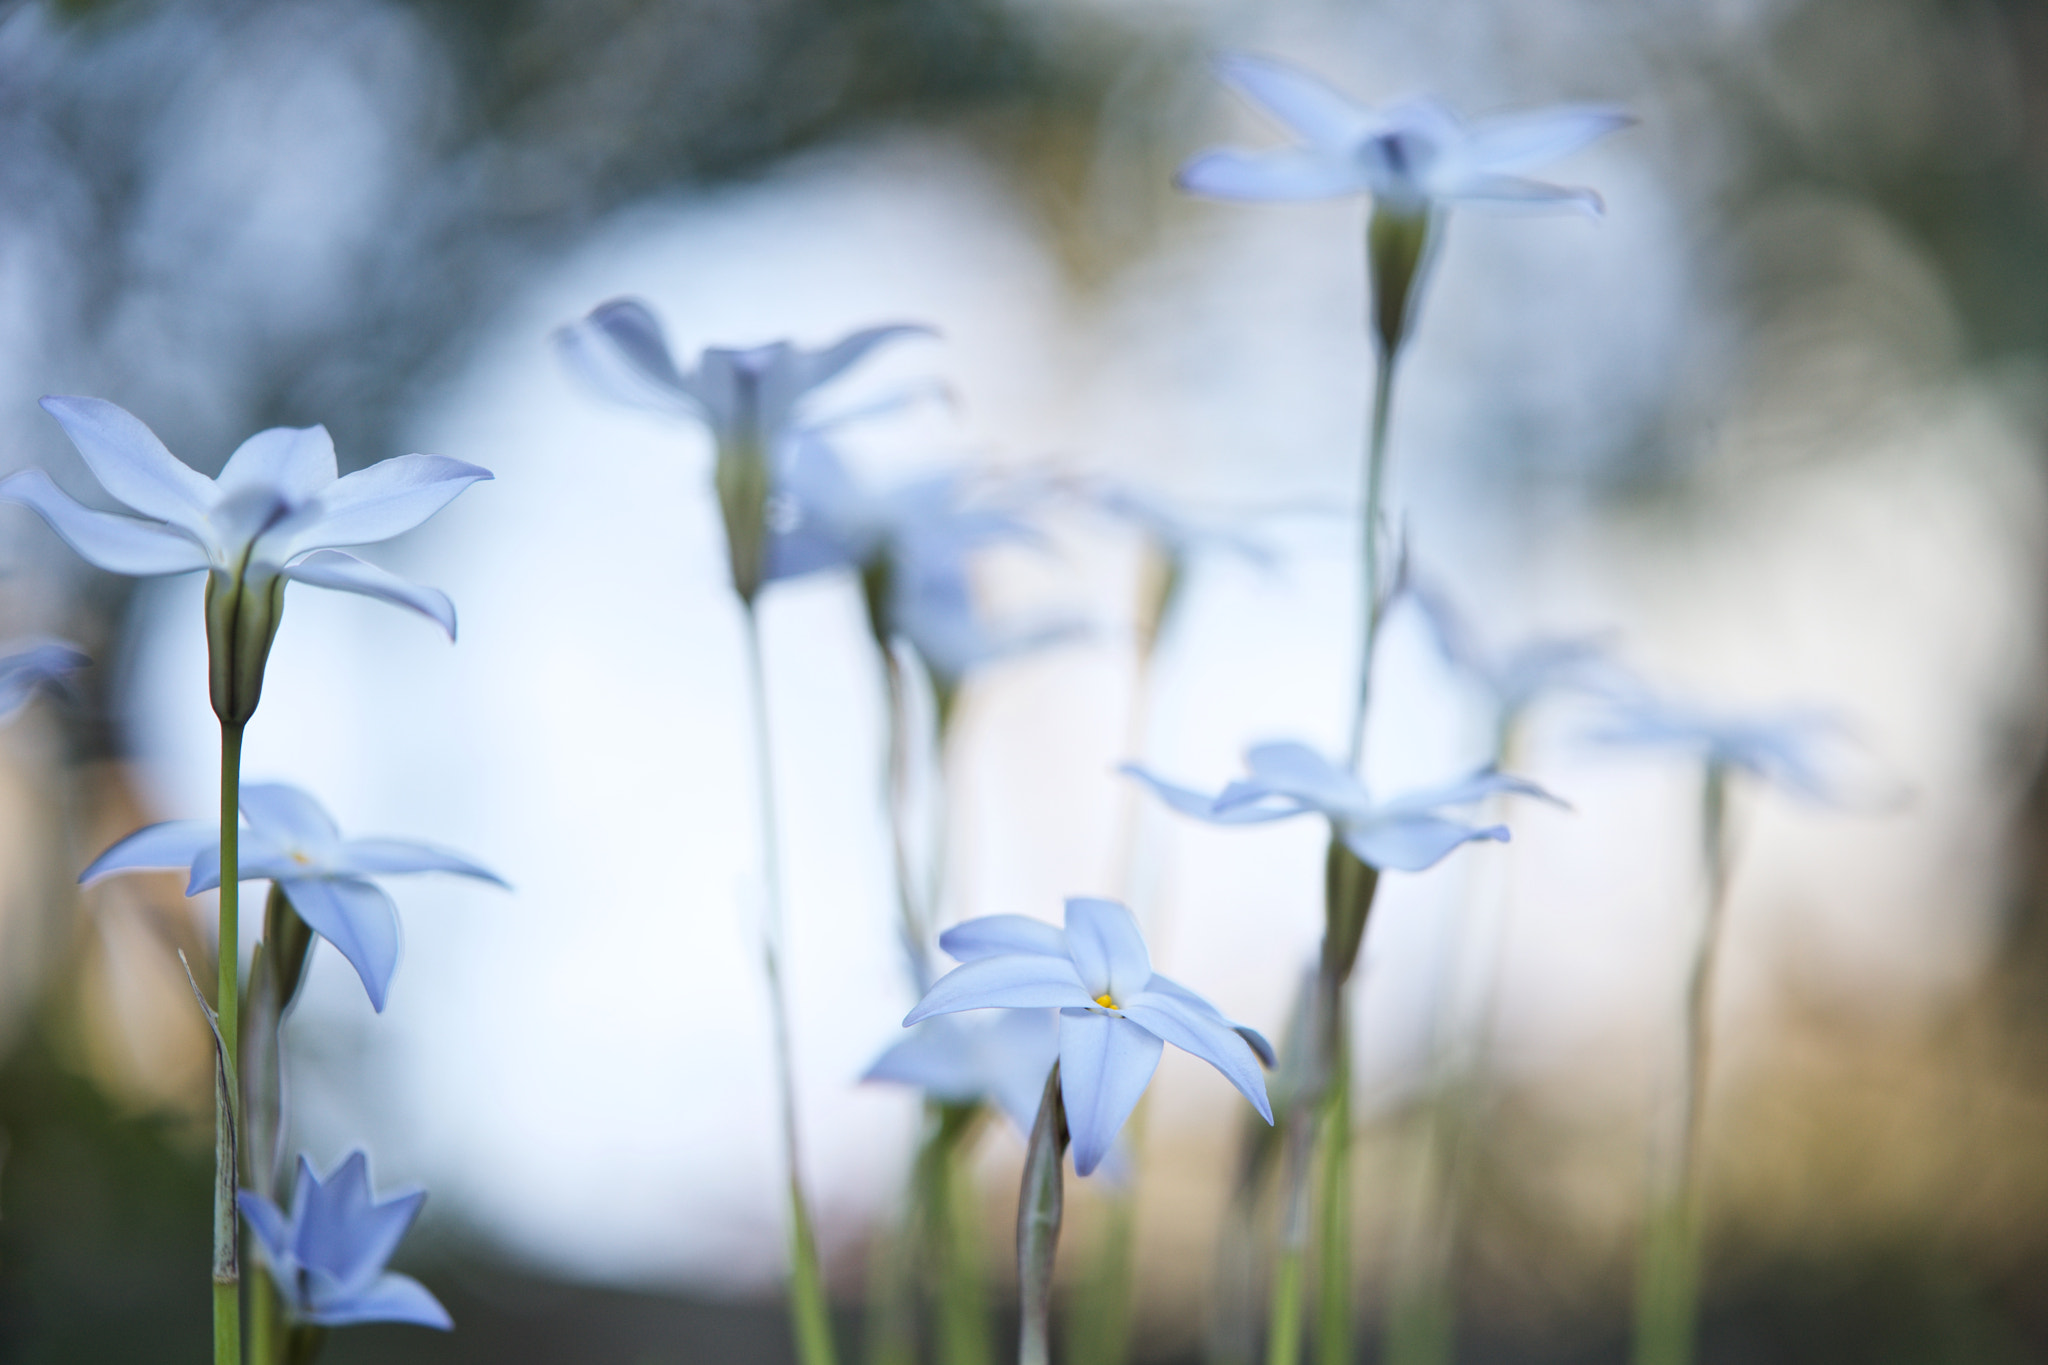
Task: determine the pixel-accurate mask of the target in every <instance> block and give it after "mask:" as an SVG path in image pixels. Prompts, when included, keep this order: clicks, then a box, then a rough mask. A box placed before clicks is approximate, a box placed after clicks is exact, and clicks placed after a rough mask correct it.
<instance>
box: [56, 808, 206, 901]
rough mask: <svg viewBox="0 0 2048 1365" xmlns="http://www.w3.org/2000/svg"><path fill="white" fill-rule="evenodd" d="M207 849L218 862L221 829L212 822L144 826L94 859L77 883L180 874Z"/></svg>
mask: <svg viewBox="0 0 2048 1365" xmlns="http://www.w3.org/2000/svg"><path fill="white" fill-rule="evenodd" d="M208 849H212V850H213V854H214V858H215V861H216V862H218V860H219V858H220V826H218V825H216V824H214V823H212V822H211V821H208V820H166V821H164V822H163V823H162V824H157V825H145V826H143V827H142V828H141V829H138V830H136V831H135V832H134V833H133V834H131V835H129V836H128V837H127V838H125V839H122V840H120V841H119V842H118V843H116V844H115V845H114V846H113V847H112V848H109V849H108V850H107V851H106V852H105V853H102V854H100V856H99V857H97V858H95V859H93V860H92V864H91V866H89V867H87V868H86V869H85V871H83V872H81V873H79V874H78V880H79V881H80V882H81V883H84V884H86V885H90V884H92V883H93V882H96V881H98V880H99V879H100V878H101V877H108V876H112V875H113V874H114V873H116V872H143V871H167V870H170V869H174V868H175V869H178V870H181V871H182V870H183V869H185V868H189V867H191V866H192V861H193V859H195V858H197V857H198V856H199V855H200V854H201V853H202V852H204V851H205V850H208Z"/></svg>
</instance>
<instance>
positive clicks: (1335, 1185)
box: [1316, 1037, 1351, 1365]
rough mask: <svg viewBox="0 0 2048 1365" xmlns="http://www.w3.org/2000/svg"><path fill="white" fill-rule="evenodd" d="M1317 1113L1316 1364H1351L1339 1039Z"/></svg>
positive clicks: (1345, 1091)
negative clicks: (1333, 1067) (1319, 1193)
mask: <svg viewBox="0 0 2048 1365" xmlns="http://www.w3.org/2000/svg"><path fill="white" fill-rule="evenodd" d="M1336 1064H1337V1065H1336V1071H1335V1073H1334V1074H1333V1075H1332V1077H1331V1080H1330V1095H1329V1099H1328V1100H1327V1101H1326V1102H1325V1105H1324V1109H1323V1153H1322V1155H1323V1171H1322V1202H1321V1206H1320V1208H1319V1210H1318V1217H1319V1219H1320V1224H1321V1225H1320V1227H1319V1228H1318V1229H1317V1236H1316V1243H1317V1257H1318V1261H1317V1275H1318V1277H1319V1278H1318V1281H1317V1291H1318V1299H1319V1302H1318V1311H1317V1314H1316V1361H1317V1365H1351V1065H1350V1049H1349V1048H1348V1047H1346V1046H1345V1045H1344V1043H1343V1041H1342V1039H1341V1037H1340V1039H1339V1041H1338V1043H1337V1047H1336Z"/></svg>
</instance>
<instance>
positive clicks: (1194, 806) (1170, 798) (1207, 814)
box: [1117, 763, 1306, 825]
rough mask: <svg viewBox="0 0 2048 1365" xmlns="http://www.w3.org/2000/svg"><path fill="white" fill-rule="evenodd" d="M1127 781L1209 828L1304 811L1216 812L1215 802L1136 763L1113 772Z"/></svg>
mask: <svg viewBox="0 0 2048 1365" xmlns="http://www.w3.org/2000/svg"><path fill="white" fill-rule="evenodd" d="M1117 771H1118V772H1120V773H1123V774H1124V775H1125V776H1127V777H1135V778H1137V779H1138V780H1139V781H1140V782H1143V783H1144V784H1145V785H1146V786H1148V787H1150V788H1151V789H1152V791H1153V793H1154V794H1155V795H1156V796H1158V797H1159V799H1160V800H1162V801H1164V802H1165V803H1166V804H1167V805H1169V806H1171V807H1173V808H1174V809H1175V810H1177V811H1179V812H1180V813H1181V814H1182V815H1192V816H1194V817H1195V818H1196V819H1197V820H1207V821H1208V822H1209V823H1210V824H1212V825H1256V824H1262V823H1264V822H1265V821H1268V820H1285V819H1286V818H1287V817H1289V816H1290V815H1300V814H1303V813H1304V812H1305V810H1306V807H1303V806H1299V805H1290V806H1284V807H1275V806H1257V805H1238V806H1230V807H1227V808H1224V809H1221V810H1219V809H1217V805H1216V798H1215V797H1213V796H1204V795H1203V794H1202V793H1200V792H1198V791H1195V790H1194V789H1192V788H1189V787H1182V786H1177V785H1175V784H1174V783H1172V782H1168V781H1167V780H1166V779H1164V778H1162V777H1156V776H1154V775H1153V774H1152V773H1151V772H1150V771H1148V770H1147V769H1145V768H1144V767H1142V766H1140V765H1138V764H1136V763H1126V764H1123V765H1122V766H1121V767H1119V768H1118V769H1117Z"/></svg>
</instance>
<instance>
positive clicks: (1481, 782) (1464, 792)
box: [1376, 768, 1569, 815]
mask: <svg viewBox="0 0 2048 1365" xmlns="http://www.w3.org/2000/svg"><path fill="white" fill-rule="evenodd" d="M1503 793H1505V794H1507V795H1511V796H1533V797H1535V798H1536V799H1537V800H1539V801H1548V802H1549V803H1550V804H1552V805H1553V806H1565V804H1566V803H1565V802H1564V801H1562V800H1560V799H1559V798H1558V797H1556V796H1553V795H1552V794H1551V793H1550V792H1548V791H1546V790H1545V789H1544V788H1542V787H1540V786H1538V785H1537V784H1536V783H1534V782H1531V781H1530V780H1529V779H1528V778H1526V777H1516V776H1515V775H1514V774H1513V773H1504V772H1501V771H1500V770H1499V769H1497V768H1481V769H1480V770H1479V771H1478V772H1476V773H1472V774H1471V775H1469V776H1467V777H1461V778H1459V779H1458V780H1457V781H1455V782H1448V783H1445V784H1444V785H1443V786H1441V787H1425V788H1423V789H1422V790H1420V791H1413V792H1407V793H1404V794H1403V795H1401V796H1398V797H1396V798H1395V799H1394V800H1392V801H1389V802H1387V803H1386V804H1385V805H1383V806H1381V807H1380V808H1379V811H1378V812H1376V815H1399V814H1408V813H1427V812H1429V811H1433V810H1435V809H1437V808H1438V807H1440V806H1469V805H1471V804H1472V803H1473V802H1475V801H1484V800H1485V799H1486V798H1487V797H1489V796H1498V795H1501V794H1503ZM1567 809H1569V807H1567Z"/></svg>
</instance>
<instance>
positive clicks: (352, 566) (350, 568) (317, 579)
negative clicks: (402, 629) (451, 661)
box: [278, 550, 455, 640]
mask: <svg viewBox="0 0 2048 1365" xmlns="http://www.w3.org/2000/svg"><path fill="white" fill-rule="evenodd" d="M278 572H279V573H281V574H283V575H284V576H285V577H286V578H295V579H297V580H298V581H299V582H301V583H310V584H312V585H313V586H314V587H316V588H333V589H334V590H335V591H336V592H353V593H360V594H361V595H362V596H364V597H374V598H376V599H378V600H379V601H382V602H389V603H391V604H393V605H394V606H400V607H407V608H410V609H411V610H413V611H416V612H418V613H419V614H420V615H422V616H424V617H426V618H427V619H428V620H429V621H432V622H433V623H434V624H435V625H437V626H439V627H440V628H441V629H443V630H445V631H447V632H448V638H449V639H450V640H453V639H454V638H455V604H454V603H453V602H451V601H449V600H448V594H447V593H445V592H442V591H441V590H440V589H439V588H426V587H421V586H420V585H419V584H417V583H408V582H407V581H406V580H405V579H403V578H400V577H399V576H398V575H397V574H394V573H390V572H387V571H386V570H383V569H380V568H378V567H377V566H376V565H374V564H366V563H364V562H363V561H362V560H360V559H357V558H356V557H355V556H354V555H348V554H343V553H342V552H341V551H339V550H315V551H313V553H311V554H309V555H307V556H306V557H305V558H303V559H299V560H294V561H293V562H292V563H290V564H287V565H285V566H284V567H283V568H282V569H280V570H278Z"/></svg>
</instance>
